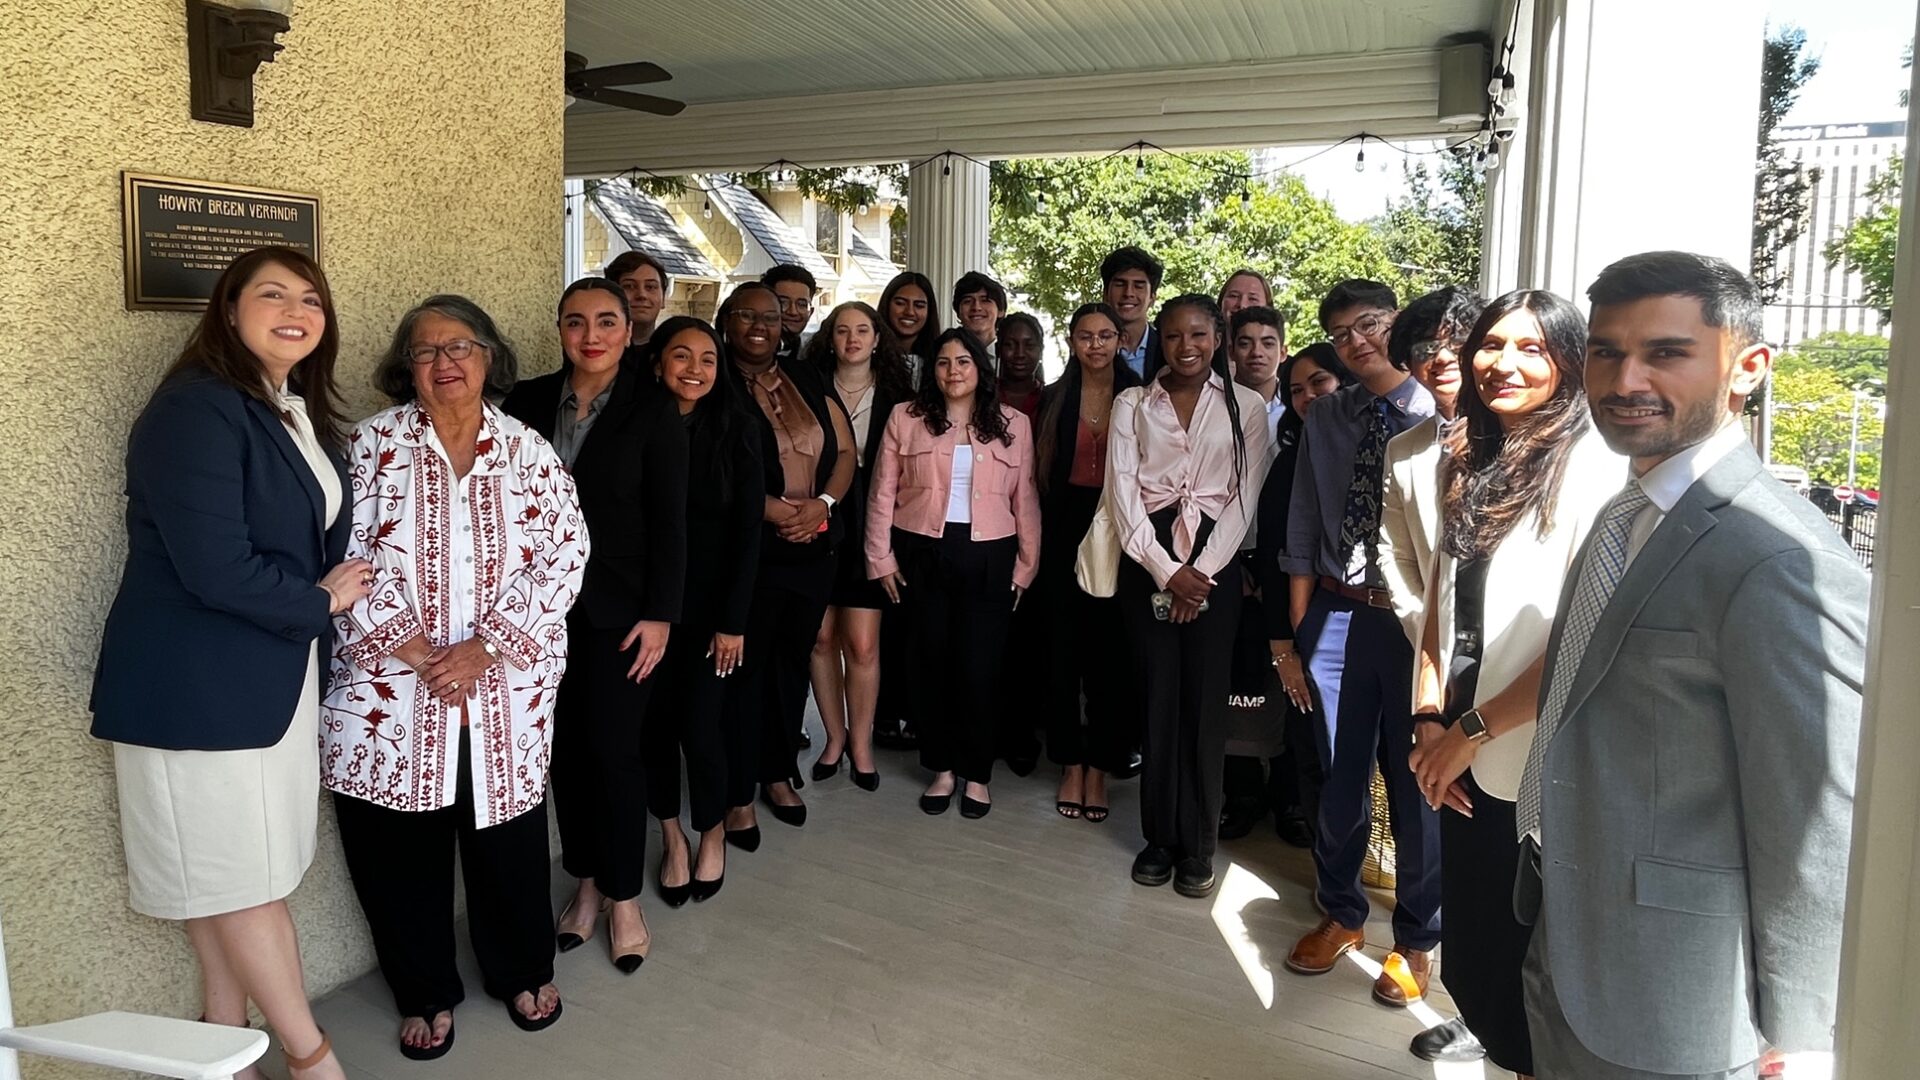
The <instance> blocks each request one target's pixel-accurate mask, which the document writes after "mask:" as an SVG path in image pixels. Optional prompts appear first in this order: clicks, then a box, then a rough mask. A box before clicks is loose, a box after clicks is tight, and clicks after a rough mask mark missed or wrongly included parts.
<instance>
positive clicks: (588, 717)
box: [552, 621, 673, 900]
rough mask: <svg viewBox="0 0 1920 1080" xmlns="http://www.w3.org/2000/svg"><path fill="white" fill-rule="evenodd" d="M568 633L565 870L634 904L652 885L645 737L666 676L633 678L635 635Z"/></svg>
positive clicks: (557, 778) (562, 767) (562, 812)
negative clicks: (652, 701) (626, 645)
mask: <svg viewBox="0 0 1920 1080" xmlns="http://www.w3.org/2000/svg"><path fill="white" fill-rule="evenodd" d="M567 634H568V645H567V673H566V674H565V675H563V676H561V679H560V693H559V696H558V697H557V698H555V699H554V707H553V766H552V772H553V798H554V809H555V812H556V813H557V814H558V815H559V818H560V865H561V866H562V867H563V868H565V870H566V871H567V873H569V874H571V875H573V876H574V877H577V878H592V879H593V884H594V887H595V888H598V889H599V890H600V891H601V892H602V893H603V894H605V895H606V896H607V897H608V898H609V899H612V900H631V899H633V898H634V897H636V896H638V895H640V887H641V884H642V883H643V882H644V881H645V880H646V856H647V824H648V822H647V773H646V769H645V767H644V766H643V765H642V764H641V755H640V731H641V726H642V724H643V722H644V721H645V719H646V713H647V700H648V699H649V698H650V697H652V696H653V688H654V685H655V684H656V683H657V682H658V681H659V678H660V676H659V673H658V671H657V670H656V671H655V673H654V674H653V675H650V676H648V677H647V680H646V681H645V682H640V683H636V682H634V681H633V680H632V679H630V678H628V677H627V669H628V668H630V667H632V666H633V654H634V650H633V649H627V650H624V651H623V650H621V648H620V642H621V640H622V639H623V638H625V637H626V635H627V631H624V630H605V629H601V628H599V627H593V626H587V625H584V624H583V623H581V622H578V621H575V622H572V623H571V624H570V625H569V626H568V628H567ZM667 642H668V644H669V645H671V644H672V642H673V639H672V638H671V637H669V638H668V639H667ZM636 648H637V646H636Z"/></svg>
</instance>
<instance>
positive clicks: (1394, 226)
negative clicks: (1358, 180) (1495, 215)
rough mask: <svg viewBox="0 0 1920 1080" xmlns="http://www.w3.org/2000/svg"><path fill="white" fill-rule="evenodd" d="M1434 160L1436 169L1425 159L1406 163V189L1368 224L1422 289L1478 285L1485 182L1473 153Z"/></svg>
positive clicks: (1400, 265) (1397, 262)
mask: <svg viewBox="0 0 1920 1080" xmlns="http://www.w3.org/2000/svg"><path fill="white" fill-rule="evenodd" d="M1438 160H1439V162H1440V164H1439V168H1438V171H1437V174H1436V172H1435V170H1433V169H1430V168H1429V167H1428V165H1427V162H1426V161H1425V160H1421V161H1418V162H1409V163H1408V164H1407V165H1406V166H1404V168H1405V169H1406V178H1407V193H1406V194H1405V195H1402V196H1401V197H1400V198H1398V199H1396V200H1395V201H1394V203H1393V205H1392V206H1391V207H1390V208H1388V210H1387V212H1386V213H1385V214H1384V215H1382V216H1380V217H1377V218H1375V219H1373V220H1372V221H1371V222H1369V223H1368V224H1369V225H1370V226H1372V228H1373V230H1374V231H1375V232H1376V233H1378V234H1379V235H1380V238H1381V240H1382V241H1384V242H1385V243H1386V245H1387V255H1388V257H1389V258H1391V259H1392V260H1393V261H1394V263H1395V265H1397V266H1399V267H1400V269H1401V270H1402V271H1403V272H1404V273H1406V274H1407V275H1409V276H1410V277H1411V278H1412V279H1413V280H1414V281H1416V282H1418V283H1419V285H1420V286H1421V291H1423V292H1424V291H1426V290H1428V289H1437V288H1439V287H1440V286H1442V285H1465V286H1467V287H1469V288H1472V287H1477V286H1478V284H1479V281H1480V227H1481V224H1482V222H1484V221H1485V220H1486V194H1487V182H1486V179H1485V178H1484V177H1482V176H1481V175H1480V173H1479V172H1478V171H1476V170H1475V169H1474V167H1473V161H1472V159H1471V158H1468V157H1464V156H1461V157H1454V156H1451V155H1444V154H1443V155H1441V156H1440V157H1439V159H1438Z"/></svg>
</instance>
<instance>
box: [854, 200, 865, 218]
mask: <svg viewBox="0 0 1920 1080" xmlns="http://www.w3.org/2000/svg"><path fill="white" fill-rule="evenodd" d="M854 212H855V213H857V214H859V215H860V216H861V217H866V216H867V204H866V203H865V202H862V203H861V204H860V205H859V207H857V208H856V209H855V210H854Z"/></svg>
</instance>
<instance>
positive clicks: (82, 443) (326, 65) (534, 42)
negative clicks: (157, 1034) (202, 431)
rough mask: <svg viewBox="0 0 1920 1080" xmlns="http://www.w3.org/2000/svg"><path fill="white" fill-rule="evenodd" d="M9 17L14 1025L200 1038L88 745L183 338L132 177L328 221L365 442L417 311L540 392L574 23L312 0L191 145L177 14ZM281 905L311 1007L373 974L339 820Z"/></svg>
mask: <svg viewBox="0 0 1920 1080" xmlns="http://www.w3.org/2000/svg"><path fill="white" fill-rule="evenodd" d="M4 7H5V14H4V15H0V118H4V119H0V445H4V447H5V466H4V469H0V507H4V513H0V656H4V657H5V658H6V663H7V667H8V674H7V676H6V678H5V680H4V681H0V725H4V726H3V727H0V918H3V919H4V926H5V934H6V948H7V955H8V960H9V961H10V963H9V967H10V969H11V975H12V981H13V992H14V1001H15V1009H16V1012H17V1014H18V1016H19V1018H20V1019H21V1020H22V1021H27V1022H32V1021H42V1020H50V1019H56V1018H60V1017H63V1016H68V1015H73V1014H76V1013H79V1012H83V1011H90V1010H94V1009H101V1008H129V1009H137V1010H151V1011H157V1012H162V1013H171V1014H174V1015H182V1016H192V1015H194V1014H195V1013H196V1011H197V995H198V989H197V981H196V977H195V973H194V972H195V969H194V965H193V960H192V954H191V952H190V950H189V949H188V947H187V944H186V940H185V938H184V937H183V935H182V934H181V932H180V929H179V928H178V927H177V926H175V925H173V924H169V923H162V922H156V921H153V920H149V919H145V918H143V917H140V916H136V915H134V914H132V913H131V912H130V911H129V910H128V909H127V906H126V889H125V884H124V868H123V863H122V859H121V853H120V840H119V830H118V825H117V816H116V815H117V811H116V809H115V805H114V792H113V778H112V770H111V764H110V757H109V754H108V752H107V750H106V748H105V746H104V745H102V744H99V743H96V742H95V741H93V740H92V739H90V738H88V737H87V735H86V726H87V721H88V716H87V711H86V702H87V690H88V683H89V679H90V677H91V672H92V668H93V661H94V655H95V650H96V648H97V646H98V641H99V630H100V624H101V620H102V618H103V617H104V614H105V612H106V609H107V605H108V603H109V602H110V600H111V599H112V596H113V591H114V587H115V584H116V582H117V578H118V575H119V571H120V564H121V559H122V555H123V551H124V539H123V534H122V526H121V522H120V515H121V513H122V510H123V507H124V500H123V498H122V496H121V490H120V489H121V481H122V463H121V456H122V453H123V450H124V447H125V440H126V431H127V426H128V423H129V422H130V421H131V419H132V418H133V416H134V414H135V412H136V411H137V410H138V408H139V406H140V404H141V403H142V402H143V401H144V399H145V398H146V395H147V394H148V392H149V391H150V390H151V389H152V387H153V384H154V382H155V380H156V377H157V376H158V374H159V372H160V371H161V370H162V369H163V368H164V366H165V365H166V364H167V363H168V362H169V361H170V360H171V358H172V357H173V355H174V354H175V352H176V351H177V350H178V348H179V346H180V344H181V342H182V340H183V339H184V338H185V336H186V334H187V332H188V330H189V329H190V327H191V325H192V322H193V317H192V316H189V315H184V314H171V313H129V312H127V311H125V310H124V307H123V303H122V279H121V241H120V226H121V221H120V178H119V173H120V170H121V169H135V170H139V171H144V172H152V173H159V174H163V175H170V176H180V177H189V178H195V179H207V180H218V181H229V182H234V183H242V184H255V185H259V186H262V187H275V188H285V189H291V190H294V191H309V192H317V193H319V194H320V195H321V197H322V200H323V211H322V213H323V228H324V251H323V256H324V263H325V266H326V269H327V272H328V274H329V275H330V277H331V280H332V283H333V287H334V290H335V295H336V301H337V304H338V306H339V311H340V322H341V329H342V339H341V340H342V354H341V378H342V383H343V386H344V388H345V390H346V393H347V396H348V400H349V402H350V405H351V407H352V409H353V411H354V414H355V415H362V414H364V413H367V412H371V411H372V410H373V408H374V407H375V405H376V404H377V401H376V398H375V395H374V394H373V391H372V389H371V388H370V386H369V385H368V375H369V373H370V371H371V359H372V357H373V356H374V355H375V354H376V353H377V352H378V350H379V349H380V348H381V346H382V345H383V343H384V340H385V337H386V335H387V334H388V333H389V332H390V330H391V328H392V326H393V324H394V321H395V319H396V318H397V316H398V315H399V314H400V313H401V312H402V311H403V310H404V309H405V308H406V307H407V306H408V305H410V304H411V303H413V302H415V301H417V300H418V299H419V298H421V297H423V296H425V295H426V294H428V293H430V292H435V291H442V290H451V291H460V292H465V293H467V294H469V295H471V296H473V297H474V298H475V299H477V300H479V301H480V302H481V303H482V304H483V305H485V306H486V307H487V308H488V309H489V310H491V311H492V312H493V313H494V315H495V316H496V317H497V318H498V319H499V320H500V322H501V323H502V326H503V327H504V329H505V330H506V332H507V334H508V335H509V336H510V337H512V338H513V339H514V340H515V341H516V342H517V343H518V344H519V345H520V346H521V347H522V349H523V350H524V352H525V353H526V354H527V355H528V357H529V358H530V359H531V360H532V361H533V363H532V365H531V366H533V367H536V368H538V367H551V366H552V364H553V363H554V362H556V360H557V355H556V351H557V347H556V343H555V341H554V334H553V332H552V329H551V325H552V316H551V314H550V312H551V307H550V305H551V304H552V302H553V298H554V296H555V295H556V291H557V287H558V284H559V275H560V260H561V252H560V245H561V205H562V204H561V198H560V176H561V165H560V161H561V104H562V101H561V95H560V91H559V86H558V80H559V75H560V71H561V57H560V53H561V40H562V23H563V18H564V12H563V4H562V0H437V2H436V3H433V4H426V5H418V4H395V3H392V2H391V0H325V2H324V3H322V2H319V0H300V2H299V3H298V4H297V6H296V9H295V11H294V13H293V29H292V31H291V32H290V33H288V34H286V35H284V36H283V37H282V38H281V40H282V42H283V43H284V44H285V45H286V51H285V52H283V53H282V54H281V56H280V59H279V60H278V61H277V62H275V63H272V64H269V65H266V67H264V68H263V69H262V71H261V73H260V75H259V77H258V79H257V80H256V84H255V85H256V90H257V113H256V120H255V125H256V126H255V127H254V128H253V129H251V130H248V129H243V128H233V127H225V126H219V125H212V124H204V123H197V122H195V121H192V120H191V119H189V117H188V114H187V72H186V31H185V18H184V14H183V7H182V3H181V0H116V2H113V3H108V4H100V3H97V2H95V0H36V2H34V3H11V4H6V5H4ZM292 904H293V910H294V913H295V916H296V919H297V921H298V923H299V929H300V937H301V945H302V948H303V951H304V953H305V956H306V962H307V977H308V982H309V985H310V987H311V988H312V990H313V991H314V992H315V993H320V992H324V991H325V990H327V989H329V988H331V987H333V986H335V985H336V984H338V983H339V982H340V981H341V980H342V979H344V978H346V977H348V976H350V975H353V974H355V973H358V972H361V971H364V970H367V969H368V968H369V967H370V966H371V951H370V948H369V946H368V944H367V941H366V937H365V932H364V929H363V924H362V921H361V918H360V914H359V911H358V908H357V907H356V905H355V904H354V901H353V898H352V894H351V892H350V890H349V889H348V886H347V880H346V874H345V870H344V868H343V866H342V864H341V860H340V857H339V843H338V840H337V839H336V838H335V836H334V834H333V832H332V823H331V819H330V817H328V818H327V819H326V820H325V821H324V823H323V835H322V837H321V840H320V855H319V858H318V860H317V862H316V864H315V866H314V868H313V870H312V872H311V873H310V874H309V875H308V877H307V879H306V881H305V883H304V884H303V885H302V886H301V888H300V890H299V891H298V892H297V893H295V894H294V897H293V901H292ZM27 1075H28V1076H29V1077H31V1078H35V1080H41V1078H50V1077H55V1076H64V1075H80V1074H78V1073H67V1072H63V1071H61V1070H57V1069H50V1068H47V1067H45V1066H40V1067H38V1068H36V1067H35V1066H34V1065H33V1064H31V1063H29V1065H28V1074H27Z"/></svg>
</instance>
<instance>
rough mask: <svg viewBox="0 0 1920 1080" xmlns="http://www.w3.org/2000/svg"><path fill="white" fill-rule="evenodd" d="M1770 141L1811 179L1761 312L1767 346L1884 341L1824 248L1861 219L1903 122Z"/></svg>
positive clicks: (1802, 130) (1850, 279)
mask: <svg viewBox="0 0 1920 1080" xmlns="http://www.w3.org/2000/svg"><path fill="white" fill-rule="evenodd" d="M1774 138H1775V139H1777V140H1779V141H1780V142H1782V143H1787V144H1791V149H1790V150H1789V152H1788V160H1790V161H1793V162H1796V163H1798V164H1799V165H1800V166H1801V167H1803V168H1805V169H1807V170H1809V171H1814V170H1817V171H1818V179H1817V180H1816V182H1815V183H1814V185H1813V194H1812V205H1811V206H1810V207H1809V210H1808V214H1807V228H1806V231H1805V232H1804V233H1802V234H1801V236H1800V239H1799V240H1797V241H1795V242H1794V244H1793V246H1792V247H1791V248H1789V249H1787V250H1786V251H1784V252H1782V253H1781V255H1780V258H1781V261H1782V263H1783V267H1782V268H1783V270H1784V272H1785V278H1784V284H1783V285H1782V286H1781V289H1780V295H1779V296H1778V297H1777V298H1776V299H1775V301H1774V302H1773V303H1772V304H1770V305H1768V307H1767V310H1766V332H1767V340H1769V341H1771V342H1773V343H1774V344H1775V345H1778V346H1782V347H1786V346H1791V345H1793V344H1794V343H1795V342H1799V341H1805V340H1806V339H1807V338H1810V337H1817V336H1819V335H1820V334H1823V333H1826V332H1828V331H1832V330H1844V331H1848V332H1851V333H1856V334H1882V335H1884V334H1886V333H1887V332H1888V330H1889V324H1888V323H1887V322H1886V321H1885V320H1883V319H1882V318H1881V317H1880V312H1879V311H1878V310H1876V309H1875V308H1874V307H1872V306H1871V305H1869V304H1867V303H1864V302H1863V301H1862V300H1861V299H1860V292H1861V288H1860V275H1858V274H1855V273H1852V272H1849V271H1848V270H1847V269H1846V268H1845V267H1843V266H1836V265H1833V264H1831V263H1829V262H1827V256H1826V248H1827V245H1828V244H1829V243H1831V242H1833V241H1834V240H1836V239H1838V238H1839V237H1840V236H1842V235H1843V234H1844V233H1845V232H1846V231H1847V226H1849V225H1851V224H1852V223H1853V222H1854V221H1855V219H1857V218H1858V217H1859V216H1860V215H1862V214H1864V213H1866V211H1867V207H1868V202H1867V196H1866V188H1867V184H1868V183H1869V182H1871V181H1872V180H1873V179H1874V178H1875V177H1876V176H1879V175H1880V173H1881V172H1882V171H1883V170H1885V169H1887V168H1889V167H1890V163H1891V161H1892V159H1893V158H1894V157H1895V156H1897V155H1898V154H1899V153H1900V151H1901V148H1902V147H1903V146H1904V145H1905V143H1906V138H1907V123H1906V121H1904V120H1887V121H1879V122H1874V123H1852V124H1812V125H1806V126H1801V127H1783V128H1779V129H1777V130H1776V131H1775V132H1774Z"/></svg>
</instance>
